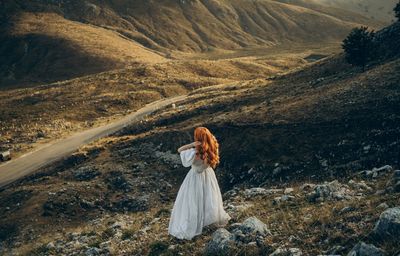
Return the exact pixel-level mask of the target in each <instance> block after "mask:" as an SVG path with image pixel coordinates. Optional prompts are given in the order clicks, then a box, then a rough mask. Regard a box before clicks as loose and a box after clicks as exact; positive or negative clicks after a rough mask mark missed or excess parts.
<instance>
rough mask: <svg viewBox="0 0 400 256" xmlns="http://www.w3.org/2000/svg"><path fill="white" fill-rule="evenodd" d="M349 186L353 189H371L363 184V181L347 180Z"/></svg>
mask: <svg viewBox="0 0 400 256" xmlns="http://www.w3.org/2000/svg"><path fill="white" fill-rule="evenodd" d="M349 186H350V187H351V188H352V189H354V190H364V191H372V188H371V187H369V186H368V185H367V184H365V181H361V182H355V181H354V180H349Z"/></svg>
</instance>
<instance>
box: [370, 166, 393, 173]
mask: <svg viewBox="0 0 400 256" xmlns="http://www.w3.org/2000/svg"><path fill="white" fill-rule="evenodd" d="M372 171H373V172H374V171H375V172H377V173H383V172H391V171H393V167H392V166H390V165H385V166H382V167H380V168H372Z"/></svg>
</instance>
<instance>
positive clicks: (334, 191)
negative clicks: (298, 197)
mask: <svg viewBox="0 0 400 256" xmlns="http://www.w3.org/2000/svg"><path fill="white" fill-rule="evenodd" d="M353 195H354V192H353V191H352V190H350V188H349V187H348V186H347V185H344V184H341V183H339V182H338V181H337V180H334V181H332V182H325V183H323V184H320V185H317V186H316V187H315V188H314V191H312V192H311V193H309V194H308V195H307V197H308V200H309V201H310V202H322V201H325V200H343V199H351V198H352V196H353Z"/></svg>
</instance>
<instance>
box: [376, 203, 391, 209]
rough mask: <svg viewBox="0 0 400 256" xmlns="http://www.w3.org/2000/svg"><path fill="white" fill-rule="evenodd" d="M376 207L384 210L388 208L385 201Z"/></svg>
mask: <svg viewBox="0 0 400 256" xmlns="http://www.w3.org/2000/svg"><path fill="white" fill-rule="evenodd" d="M376 208H377V209H379V210H386V209H388V208H389V205H388V204H387V203H381V204H380V205H378V206H377V207H376Z"/></svg>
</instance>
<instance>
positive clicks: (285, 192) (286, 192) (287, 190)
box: [283, 188, 294, 195]
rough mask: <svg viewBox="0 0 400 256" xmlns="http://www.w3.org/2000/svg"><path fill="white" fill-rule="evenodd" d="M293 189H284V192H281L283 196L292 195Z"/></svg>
mask: <svg viewBox="0 0 400 256" xmlns="http://www.w3.org/2000/svg"><path fill="white" fill-rule="evenodd" d="M293 191H294V189H293V188H286V189H285V191H284V192H283V193H284V194H285V195H287V194H291V193H293Z"/></svg>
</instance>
